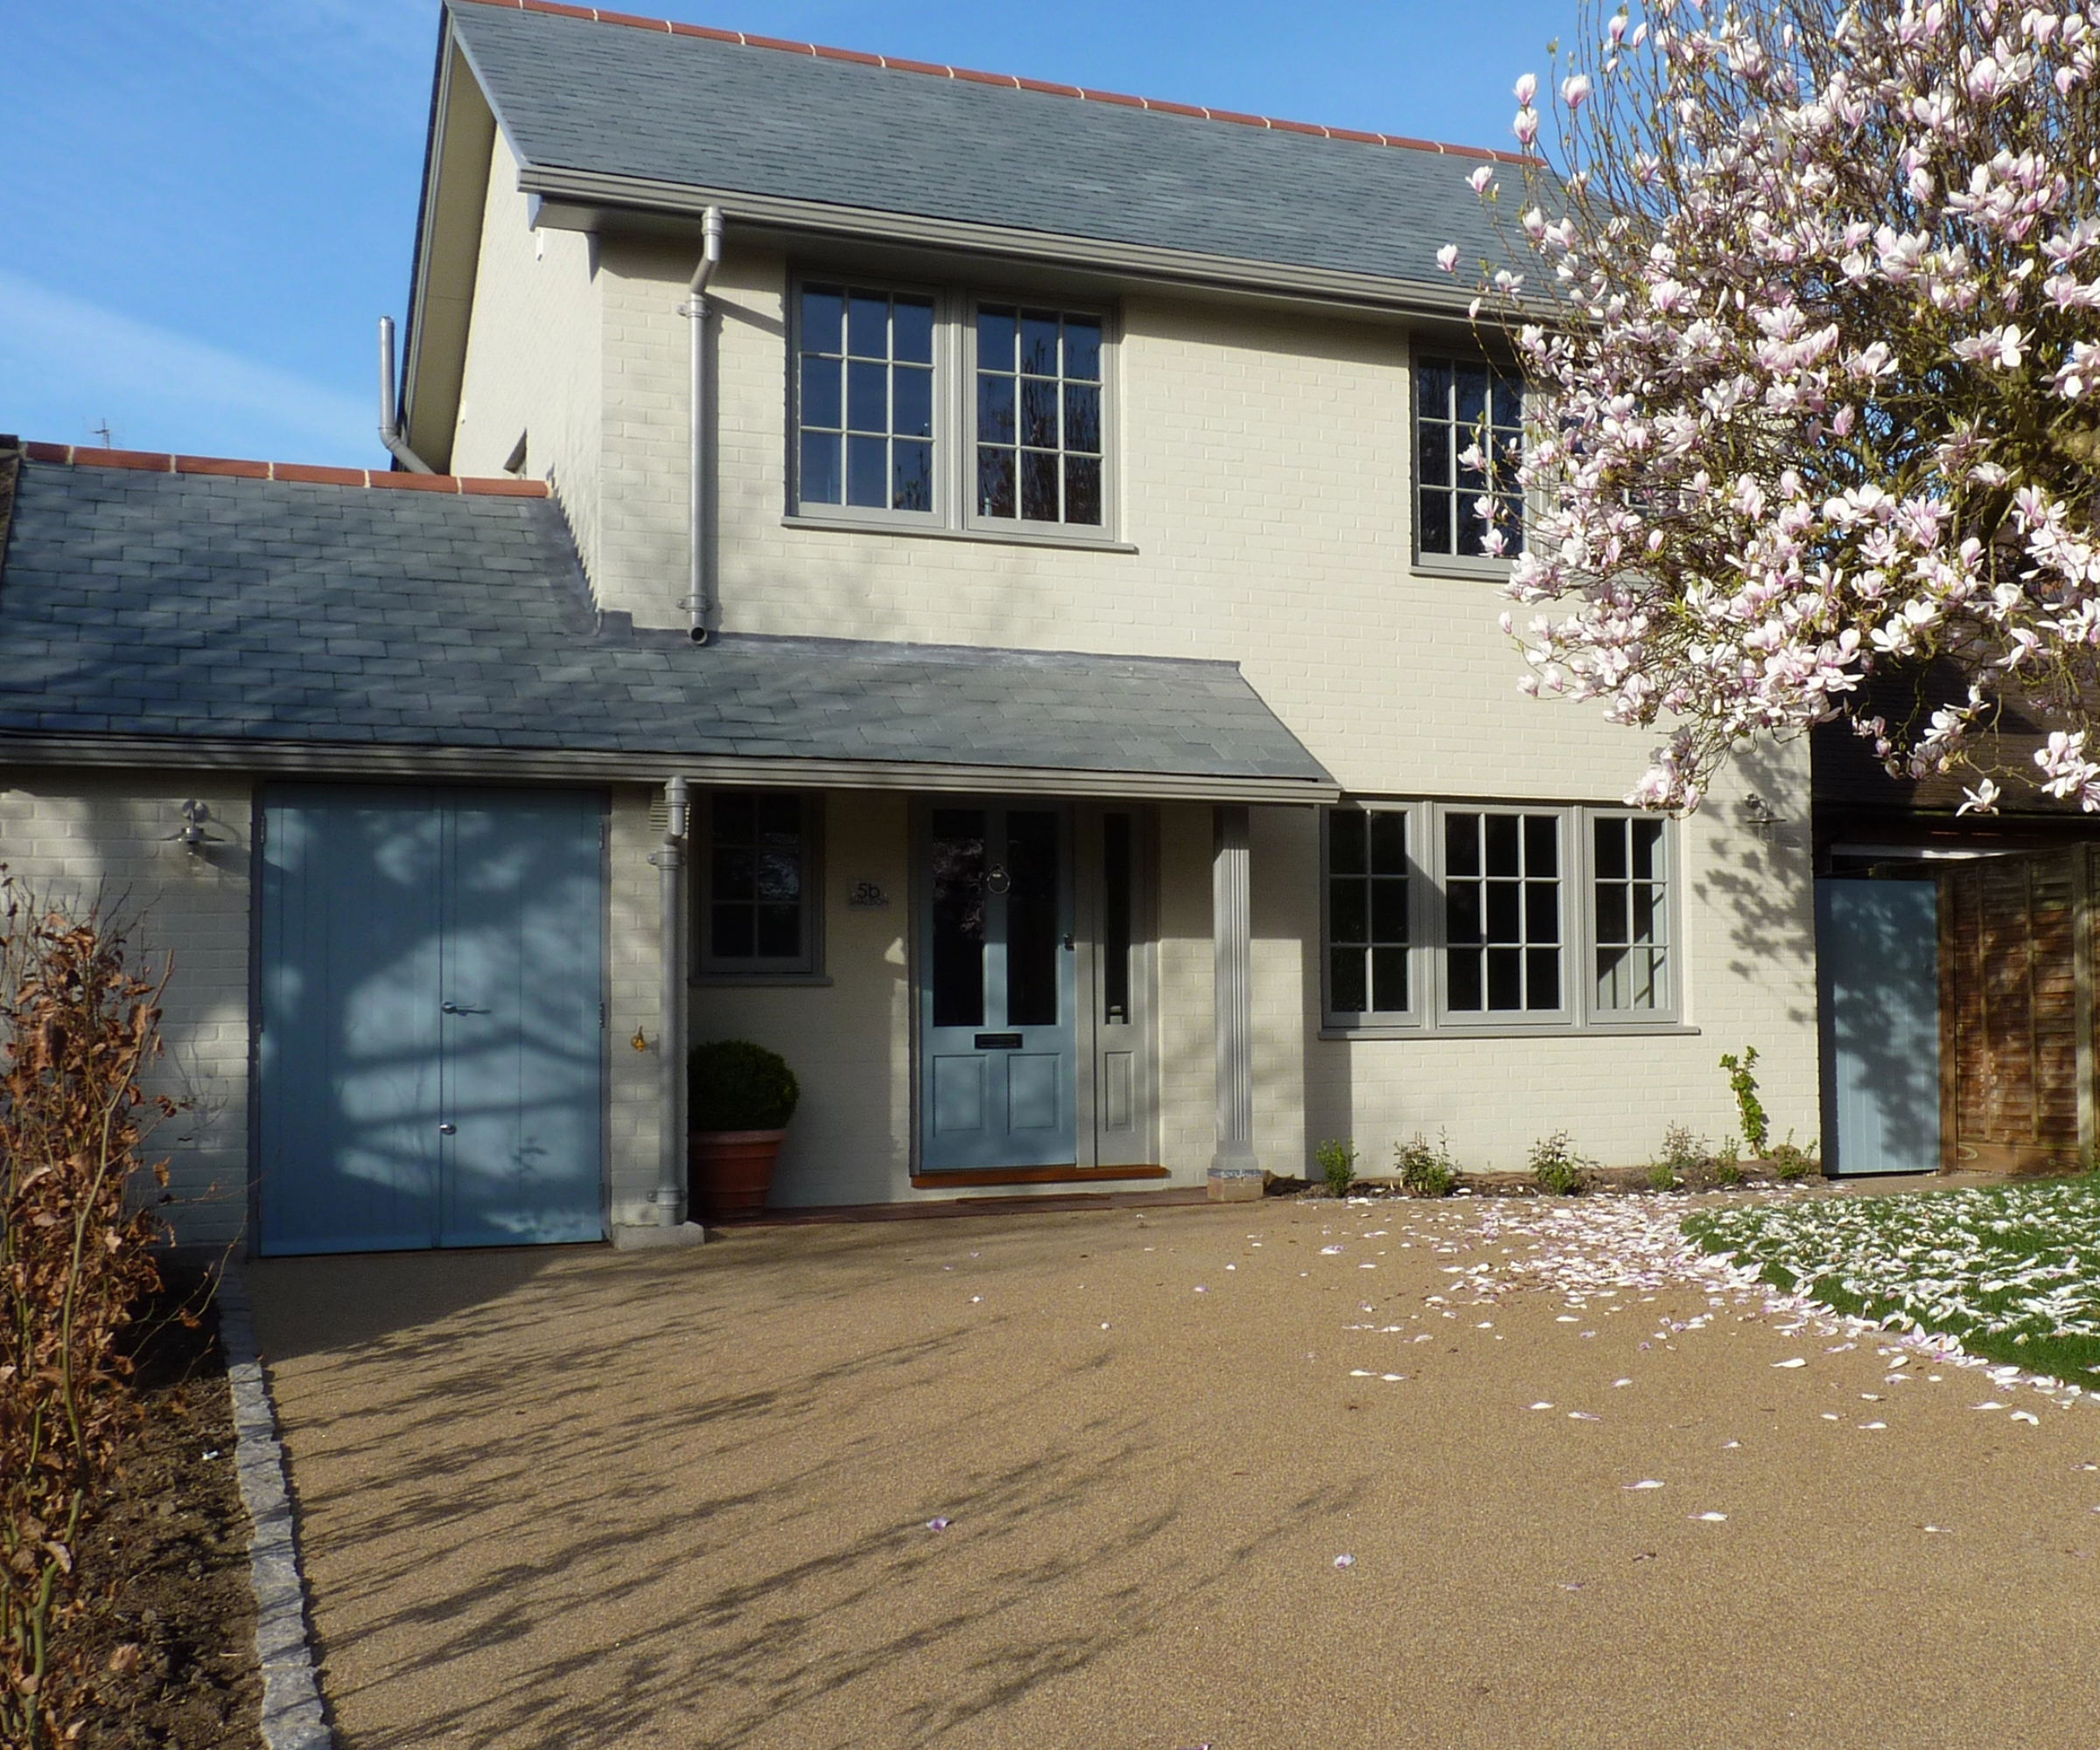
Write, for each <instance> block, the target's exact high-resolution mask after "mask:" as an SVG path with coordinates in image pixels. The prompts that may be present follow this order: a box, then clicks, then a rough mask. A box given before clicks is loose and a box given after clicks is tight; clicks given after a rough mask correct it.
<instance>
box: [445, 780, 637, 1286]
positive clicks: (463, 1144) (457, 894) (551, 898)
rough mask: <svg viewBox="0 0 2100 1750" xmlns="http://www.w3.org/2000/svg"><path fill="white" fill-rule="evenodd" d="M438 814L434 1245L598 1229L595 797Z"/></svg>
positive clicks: (523, 800)
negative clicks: (438, 1110)
mask: <svg viewBox="0 0 2100 1750" xmlns="http://www.w3.org/2000/svg"><path fill="white" fill-rule="evenodd" d="M443 817H444V832H443V840H442V842H443V848H444V886H443V897H442V901H441V914H440V932H439V942H440V951H439V962H440V966H441V971H440V975H439V983H440V986H441V989H440V996H439V1001H438V1005H437V1029H438V1038H439V1041H440V1045H439V1052H438V1061H439V1065H440V1075H441V1078H442V1079H441V1086H440V1090H439V1092H440V1099H441V1102H442V1103H443V1106H444V1122H443V1123H441V1124H439V1126H438V1174H437V1184H438V1191H439V1203H438V1233H437V1243H438V1244H439V1245H444V1246H485V1245H498V1246H500V1245H519V1244H522V1243H530V1242H534V1241H547V1242H560V1241H577V1240H596V1239H601V1238H603V1237H604V1235H605V1224H604V1221H603V1219H602V1215H601V1213H600V1205H601V1199H600V1196H599V1191H598V1186H599V1178H600V1174H599V1170H598V1157H599V1146H598V1138H599V1131H600V1128H601V1125H600V1120H599V1105H598V1087H599V1064H600V1062H601V1061H602V1060H601V1054H600V1035H601V1029H600V1026H599V1023H598V1016H599V1013H600V1010H599V1007H598V1005H599V1002H600V999H601V995H602V991H603V981H602V979H601V977H600V968H599V963H600V952H601V949H600V944H601V941H602V936H601V933H600V930H599V927H598V920H599V918H600V916H601V915H602V907H603V901H602V899H601V882H600V876H599V848H598V830H599V823H600V821H601V820H602V819H603V809H602V806H601V804H600V802H599V800H598V797H597V796H595V795H589V794H583V795H578V794H576V793H573V792H549V793H545V794H542V795H518V794H515V793H505V792H501V791H493V792H487V793H484V794H481V795H468V794H462V795H452V796H451V797H449V798H448V799H447V801H446V803H445V806H444V810H443Z"/></svg>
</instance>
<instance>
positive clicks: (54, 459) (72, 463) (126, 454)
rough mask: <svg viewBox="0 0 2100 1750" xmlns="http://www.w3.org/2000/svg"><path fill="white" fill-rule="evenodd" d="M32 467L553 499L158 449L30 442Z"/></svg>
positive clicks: (462, 477) (495, 483)
mask: <svg viewBox="0 0 2100 1750" xmlns="http://www.w3.org/2000/svg"><path fill="white" fill-rule="evenodd" d="M22 454H23V455H24V456H25V458H28V459H29V460H30V461H32V462H51V463H56V464H58V465H60V466H62V467H71V468H124V469H129V470H130V471H131V472H134V473H146V474H199V475H204V476H207V477H211V478H215V479H242V480H294V481H299V482H303V483H304V484H305V485H308V486H367V487H370V486H378V487H382V488H388V489H391V490H395V491H405V492H434V493H452V494H453V495H455V496H458V497H468V498H551V497H552V496H553V495H554V494H553V492H552V489H551V488H550V487H549V486H548V484H547V482H546V481H545V480H527V479H515V478H514V477H513V476H511V475H508V474H497V475H477V474H411V473H405V472H388V470H386V469H384V468H336V467H329V466H326V465H319V464H316V463H312V462H257V461H248V460H245V459H242V458H235V457H232V456H184V455H174V454H170V453H168V452H166V451H158V450H109V449H104V448H102V446H101V445H100V444H38V443H26V444H23V446H22Z"/></svg>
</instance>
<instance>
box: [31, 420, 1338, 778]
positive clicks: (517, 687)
mask: <svg viewBox="0 0 2100 1750" xmlns="http://www.w3.org/2000/svg"><path fill="white" fill-rule="evenodd" d="M164 459H165V458H164ZM13 525H14V526H13V530H12V535H11V540H10V542H9V543H8V546H7V549H6V551H5V554H4V569H0V754H4V753H5V751H6V746H7V743H8V740H9V739H10V738H11V737H12V738H16V739H17V746H18V747H20V746H21V745H22V743H21V741H20V738H23V737H35V738H38V746H46V747H47V746H49V745H50V742H51V739H52V738H54V737H57V738H66V739H70V740H73V741H74V742H76V743H77V744H79V745H81V746H82V747H83V748H85V746H86V745H87V743H88V742H89V741H91V740H92V739H94V738H95V737H97V736H105V737H107V736H124V737H147V738H160V739H169V740H174V741H177V742H179V744H180V745H181V746H191V747H194V746H197V744H198V743H199V742H200V741H210V742H214V743H217V744H221V746H223V745H224V744H228V743H232V744H235V745H237V746H254V747H255V748H257V749H262V748H264V747H267V746H284V745H287V744H291V745H296V746H299V747H303V748H307V749H315V748H332V749H337V750H342V749H346V748H348V749H360V748H361V749H365V750H368V751H370V752H371V753H375V754H376V753H380V752H381V751H382V750H387V749H451V750H483V751H485V752H487V753H490V754H491V755H492V756H493V755H497V754H501V755H507V756H509V755H519V754H523V753H529V752H531V751H534V750H555V751H559V752H563V753H579V752H580V753H597V754H602V755H619V756H627V757H629V758H630V759H632V760H638V761H640V762H641V765H642V767H643V768H644V769H647V768H648V761H650V760H655V758H656V756H667V757H666V758H665V759H664V760H662V765H661V767H657V768H656V769H676V760H678V759H680V758H683V759H689V760H706V759H712V758H717V757H725V756H749V757H756V758H763V759H779V760H827V761H860V762H900V761H901V762H935V763H938V764H942V765H948V766H962V767H977V766H981V767H998V768H1016V767H1019V768H1027V769H1031V770H1035V771H1043V770H1051V771H1071V772H1075V773H1121V774H1150V775H1152V776H1155V777H1159V778H1162V779H1173V780H1175V781H1188V782H1190V783H1191V784H1192V785H1193V786H1194V789H1193V792H1192V793H1194V794H1204V793H1205V792H1204V789H1203V786H1204V784H1205V783H1206V782H1215V781H1220V780H1233V781H1243V780H1250V779H1258V780H1277V781H1289V782H1303V783H1306V784H1308V785H1311V786H1315V787H1323V788H1331V787H1332V783H1333V781H1332V780H1331V779H1329V778H1328V776H1327V774H1326V772H1325V771H1323V770H1322V768H1321V767H1320V764H1319V762H1318V761H1317V760H1314V759H1313V756H1312V755H1311V754H1310V753H1307V752H1306V749H1305V748H1304V747H1303V746H1300V745H1299V742H1298V741H1297V739H1295V738H1294V737H1293V736H1292V734H1291V732H1289V731H1288V730H1287V729H1286V728H1285V726H1284V725H1283V724H1282V723H1280V722H1279V721H1278V719H1277V718H1276V716H1275V715H1274V713H1273V712H1271V711H1270V710H1269V708H1268V707H1267V706H1266V705H1265V704H1264V703H1263V702H1262V700H1261V699H1260V697H1258V696H1257V694H1256V693H1255V691H1254V690H1253V689H1252V688H1251V687H1250V686H1249V685H1248V684H1247V683H1246V681H1245V680H1244V679H1243V678H1242V677H1241V675H1240V673H1239V670H1238V669H1237V667H1236V665H1234V664H1230V663H1218V662H1180V661H1162V660H1155V659H1149V658H1147V659H1134V658H1128V657H1117V656H1094V655H1069V654H1041V653H1031V652H1021V651H1011V650H986V649H962V648H928V647H918V646H911V645H898V644H879V643H865V642H854V641H843V640H824V639H787V638H759V637H729V638H724V639H720V640H718V641H716V642H715V643H714V644H712V645H711V646H709V647H707V648H702V649H695V648H693V647H692V646H691V645H690V642H688V641H687V640H686V638H685V636H684V634H683V633H680V632H655V631H638V630H636V629H634V627H631V626H630V625H629V624H627V620H626V618H625V616H619V615H607V616H605V617H604V618H603V619H602V620H600V618H599V617H598V615H596V614H595V613H594V612H593V611H592V609H591V605H590V601H589V598H588V595H587V593H586V590H585V585H584V580H583V575H582V572H581V570H580V568H579V567H578V565H577V558H576V552H575V549H574V547H573V545H572V544H571V542H570V537H569V534H568V530H567V528H566V525H565V524H564V523H563V521H562V518H561V514H560V510H559V507H557V506H556V505H555V504H554V503H552V502H551V501H549V500H544V499H526V498H509V497H493V496H492V497H480V496H466V497H455V496H451V495H445V494H440V493H423V492H406V491H402V492H381V491H376V490H373V489H370V488H367V487H361V486H323V485H311V484H304V483H297V482H290V481H284V480H269V479H232V478H221V477H215V476H212V475H205V474H194V473H169V472H144V471H140V470H138V469H136V468H120V467H101V466H90V465H77V466H67V465H51V464H47V463H41V462H37V461H25V462H24V463H23V464H22V465H21V472H20V479H19V481H18V486H17V490H16V493H15V504H14V516H13ZM1085 788H1086V786H1085V784H1084V783H1080V784H1076V785H1075V791H1078V792H1081V793H1083V791H1084V790H1085ZM1165 793H1166V794H1172V791H1171V789H1169V790H1167V791H1166V792H1165Z"/></svg>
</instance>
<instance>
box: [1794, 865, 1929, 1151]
mask: <svg viewBox="0 0 2100 1750" xmlns="http://www.w3.org/2000/svg"><path fill="white" fill-rule="evenodd" d="M1816 982H1817V1007H1818V1008H1819V1009H1820V1011H1821V1012H1822V1045H1823V1164H1824V1170H1825V1171H1826V1172H1829V1173H1845V1174H1851V1173H1931V1172H1933V1171H1935V1170H1936V1169H1937V1167H1938V1166H1939V1165H1940V960H1939V889H1938V888H1937V887H1936V886H1935V885H1934V884H1933V883H1932V882H1930V881H1852V880H1843V879H1831V878H1825V879H1822V880H1819V881H1817V884H1816Z"/></svg>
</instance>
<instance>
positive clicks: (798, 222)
mask: <svg viewBox="0 0 2100 1750" xmlns="http://www.w3.org/2000/svg"><path fill="white" fill-rule="evenodd" d="M499 121H500V116H499ZM518 186H519V188H520V189H521V191H522V192H523V193H526V194H527V195H528V196H530V197H532V199H533V201H534V214H533V220H534V223H535V224H537V225H544V226H548V227H549V228H554V229H556V230H574V231H584V232H599V231H602V230H604V229H605V228H606V227H607V226H608V224H609V223H616V222H618V221H621V220H623V219H624V220H627V221H637V220H641V221H648V220H652V219H653V220H655V221H659V222H661V221H665V220H669V221H676V222H679V223H690V224H691V225H692V226H694V227H696V228H697V226H698V224H699V222H700V219H701V215H702V214H704V213H705V212H706V211H707V209H708V208H709V207H720V208H721V209H722V210H723V212H724V214H725V215H726V216H727V217H728V220H729V221H730V223H731V224H732V226H745V225H752V226H758V227H761V228H767V229H772V230H778V231H786V232H797V233H801V234H803V235H809V236H815V237H827V238H837V239H851V240H854V241H858V242H875V243H886V244H891V245H896V246H903V247H911V248H934V249H943V250H950V251H954V252H956V253H960V254H965V255H986V256H997V257H999V258H1002V259H1005V260H1008V261H1022V262H1040V263H1042V264H1045V265H1055V266H1061V267H1075V268H1082V269H1090V270H1093V271H1096V272H1105V273H1110V274H1116V275H1120V276H1125V277H1128V278H1131V279H1135V280H1145V281H1152V282H1155V283H1163V284H1174V285H1189V286H1204V287H1211V288H1217V289H1222V290H1237V291H1243V292H1249V293H1254V294H1258V295H1263V296H1268V297H1292V298H1298V299H1303V300H1307V301H1312V302H1316V303H1320V304H1335V305H1342V306H1347V307H1349V308H1352V309H1357V310H1369V311H1379V312H1383V313H1389V314H1399V315H1408V316H1418V317H1427V318H1440V319H1443V320H1447V321H1449V320H1456V321H1460V322H1464V321H1468V320H1470V319H1471V318H1470V305H1471V304H1472V302H1473V297H1472V294H1471V293H1470V292H1469V291H1467V290H1461V289H1460V288H1457V287H1446V286H1440V285H1437V284H1434V283H1429V282H1423V281H1411V280H1397V279H1390V278H1387V277H1384V276H1379V275H1376V274H1355V273H1348V272H1345V271H1341V270H1339V269H1328V268H1315V267H1306V266H1299V265H1293V264H1291V263H1287V262H1265V261H1259V260H1255V259H1252V258H1243V257H1236V256H1229V255H1209V254H1200V253H1198V252H1196V251H1194V250H1184V249H1172V248H1159V247H1157V246H1155V245H1152V244H1146V243H1133V242H1123V241H1119V240H1115V239H1109V238H1100V237H1083V236H1076V235H1063V234H1059V233H1054V232H1046V231H1036V230H1027V229H1023V228H1019V227H1008V226H997V225H984V224H978V223H975V222H970V221H960V220H952V219H942V218H937V217H933V216H929V215H927V214H914V213H896V212H886V211H880V210H878V209H875V208H872V207H839V206H833V205H830V204H828V203H825V202H820V201H812V200H795V199H794V198H792V197H788V196H782V195H776V194H761V193H753V192H752V191H750V190H747V189H739V188H732V187H727V186H697V185H694V184H690V183H673V182H662V181H656V180H653V179H648V178H644V177H634V176H625V175H621V174H619V173H617V172H605V171H590V170H574V169H569V168H565V167H563V166H560V165H534V164H521V165H520V167H519V172H518Z"/></svg>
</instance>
